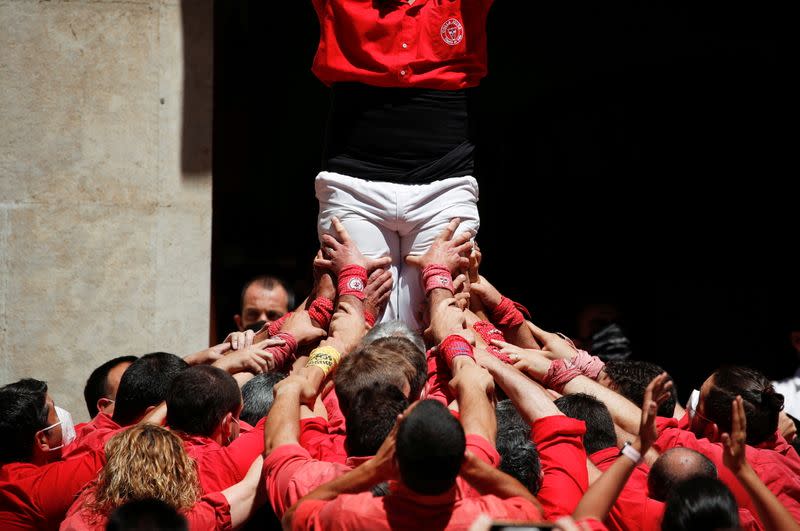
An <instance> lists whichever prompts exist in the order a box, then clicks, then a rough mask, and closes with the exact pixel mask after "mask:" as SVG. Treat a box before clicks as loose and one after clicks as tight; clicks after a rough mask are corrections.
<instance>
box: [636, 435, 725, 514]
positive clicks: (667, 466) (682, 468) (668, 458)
mask: <svg viewBox="0 0 800 531" xmlns="http://www.w3.org/2000/svg"><path fill="white" fill-rule="evenodd" d="M698 477H703V478H716V477H717V467H716V466H715V465H714V463H713V462H712V461H711V459H709V458H708V457H706V456H704V455H703V454H701V453H700V452H697V451H695V450H692V449H689V448H683V447H676V448H670V449H669V450H667V451H666V452H664V453H663V454H661V455H660V456H659V458H658V459H656V462H655V463H653V466H652V467H651V468H650V473H649V474H648V476H647V490H648V491H649V496H650V497H651V498H653V499H655V500H658V501H662V502H663V501H664V500H666V499H667V497H668V496H669V494H670V493H671V492H672V491H673V490H674V489H675V486H676V485H678V484H679V483H682V482H684V481H686V480H688V479H692V478H698Z"/></svg>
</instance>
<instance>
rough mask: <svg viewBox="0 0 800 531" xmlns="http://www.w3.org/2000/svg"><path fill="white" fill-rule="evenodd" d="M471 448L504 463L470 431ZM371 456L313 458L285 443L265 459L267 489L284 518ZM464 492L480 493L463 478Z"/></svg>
mask: <svg viewBox="0 0 800 531" xmlns="http://www.w3.org/2000/svg"><path fill="white" fill-rule="evenodd" d="M466 439H467V441H466V443H467V444H466V446H467V450H469V451H470V452H472V453H473V454H475V456H476V457H478V458H479V459H481V460H482V461H484V462H485V463H488V464H490V465H492V466H495V467H496V466H497V465H498V464H499V463H500V455H499V454H498V453H497V450H495V448H494V446H492V444H491V443H489V441H487V440H486V439H484V438H483V437H481V436H480V435H475V434H470V435H467V437H466ZM369 459H371V457H349V458H347V460H346V462H345V463H344V464H342V463H330V462H326V461H318V460H316V459H312V457H311V454H309V452H308V451H307V450H306V449H305V448H303V447H302V446H298V445H295V444H285V445H282V446H279V447H278V448H275V449H274V450H273V451H272V452H271V453H270V454H269V456H268V457H267V458H266V460H265V461H264V471H265V475H266V477H267V493H268V495H269V499H270V501H271V502H272V507H273V509H275V514H276V515H277V516H278V518H283V515H284V514H285V513H286V511H287V510H288V509H289V507H291V506H292V505H294V504H295V503H297V501H298V500H299V499H300V498H302V497H303V496H305V495H306V494H308V493H309V492H311V491H312V490H314V489H315V488H317V487H318V486H320V485H322V484H323V483H327V482H328V481H330V480H332V479H335V478H337V477H339V476H341V475H343V474H345V473H347V472H349V471H350V470H352V469H354V468H355V467H357V466H358V465H360V464H362V463H364V462H365V461H368V460H369ZM457 483H459V484H460V485H461V492H462V493H463V494H464V496H465V497H469V496H478V494H477V492H476V491H475V490H474V489H472V487H470V486H469V485H468V484H467V483H466V482H464V481H463V480H462V479H460V478H459V479H458V480H457Z"/></svg>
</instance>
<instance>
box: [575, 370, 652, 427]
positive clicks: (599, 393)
mask: <svg viewBox="0 0 800 531" xmlns="http://www.w3.org/2000/svg"><path fill="white" fill-rule="evenodd" d="M575 393H586V394H587V395H592V396H594V397H595V398H597V399H598V400H600V401H601V402H603V403H604V404H605V405H606V407H607V408H608V411H609V412H610V413H611V417H612V418H613V419H614V423H615V424H618V425H619V426H620V427H621V428H622V429H623V430H625V431H627V432H629V433H639V421H640V420H641V417H642V410H641V409H639V408H638V407H637V406H636V405H635V404H634V403H633V402H631V401H630V400H628V399H627V398H625V397H624V396H622V395H620V394H619V393H616V392H614V391H612V390H611V389H609V388H607V387H603V386H602V385H600V384H599V383H597V382H595V381H594V380H592V379H590V378H587V377H586V376H582V375H581V376H576V377H575V378H573V379H572V380H570V381H569V382H567V384H566V385H565V386H564V394H565V395H572V394H575Z"/></svg>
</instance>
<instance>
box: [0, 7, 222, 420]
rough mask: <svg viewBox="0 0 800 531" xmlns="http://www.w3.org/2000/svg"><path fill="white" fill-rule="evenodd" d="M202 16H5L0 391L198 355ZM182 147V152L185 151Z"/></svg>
mask: <svg viewBox="0 0 800 531" xmlns="http://www.w3.org/2000/svg"><path fill="white" fill-rule="evenodd" d="M212 11H213V8H212V4H211V1H210V0H208V1H196V2H188V1H187V2H184V3H181V2H176V1H161V2H159V1H147V0H139V1H71V2H61V1H49V2H34V1H28V0H22V1H10V2H9V1H5V2H4V1H0V28H2V30H0V384H5V383H8V382H11V381H15V380H17V379H19V378H22V377H27V376H30V377H35V378H39V379H44V380H46V381H47V382H48V383H49V386H50V392H51V394H52V395H53V397H54V399H55V401H56V403H57V404H60V405H62V406H64V407H66V408H68V409H69V410H70V411H71V412H72V414H73V416H74V417H75V418H76V421H80V420H86V419H87V418H88V413H87V411H86V407H85V405H84V404H83V396H82V391H83V384H84V382H85V380H86V377H87V376H88V375H89V373H90V372H91V370H92V369H93V368H94V367H96V366H97V365H99V364H100V363H102V362H103V361H105V360H107V359H109V358H111V357H115V356H120V355H125V354H137V355H139V354H144V353H147V352H151V351H156V350H164V351H168V352H175V353H179V354H184V353H187V352H189V351H193V350H197V349H200V348H202V347H203V346H205V345H206V344H207V342H208V327H209V306H210V302H209V292H210V290H209V282H210V257H211V170H210V157H211V130H210V123H211V94H212V92H211V81H212V76H211V72H212V56H213V44H212V27H213V24H212ZM187 139H188V140H187Z"/></svg>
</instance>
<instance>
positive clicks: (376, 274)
mask: <svg viewBox="0 0 800 531" xmlns="http://www.w3.org/2000/svg"><path fill="white" fill-rule="evenodd" d="M393 284H394V281H393V280H392V273H391V271H386V270H384V269H380V268H378V269H376V270H375V271H373V272H372V274H371V275H370V276H369V278H368V279H367V286H366V287H365V288H364V312H365V313H369V314H371V315H372V316H373V317H375V318H377V317H378V316H380V315H381V313H382V312H383V309H384V308H386V304H387V303H388V302H389V297H390V296H391V294H392V285H393Z"/></svg>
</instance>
